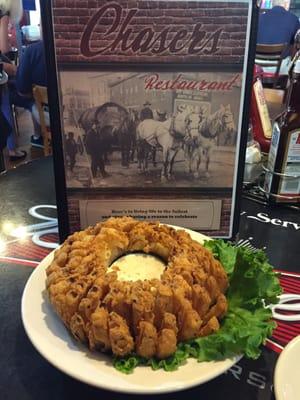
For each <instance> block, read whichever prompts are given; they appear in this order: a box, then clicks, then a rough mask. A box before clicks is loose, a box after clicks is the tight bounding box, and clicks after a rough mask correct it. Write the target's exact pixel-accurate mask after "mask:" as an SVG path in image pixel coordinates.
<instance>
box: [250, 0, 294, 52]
mask: <svg viewBox="0 0 300 400" xmlns="http://www.w3.org/2000/svg"><path fill="white" fill-rule="evenodd" d="M283 5H285V4H284V2H282V1H280V0H273V8H272V9H271V10H267V11H265V12H263V13H261V14H260V15H259V20H258V32H257V43H258V44H283V43H286V44H288V45H292V44H293V43H294V38H295V34H296V32H297V30H298V29H300V23H299V20H298V18H297V17H296V15H294V14H293V13H291V12H290V11H288V10H286V9H285V8H284V7H283ZM290 47H291V46H290ZM290 51H291V49H287V50H286V52H285V54H284V57H287V56H289V55H290Z"/></svg>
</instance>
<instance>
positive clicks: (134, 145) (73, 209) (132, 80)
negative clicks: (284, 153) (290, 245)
mask: <svg viewBox="0 0 300 400" xmlns="http://www.w3.org/2000/svg"><path fill="white" fill-rule="evenodd" d="M253 4H254V3H253ZM253 4H252V2H248V1H245V0H239V1H198V0H194V1H184V0H169V1H156V0H147V1H146V0H120V1H118V2H116V1H104V0H77V1H76V2H74V1H72V0H63V1H62V0H53V1H52V2H43V4H42V14H43V20H44V23H43V25H44V40H45V41H46V48H48V49H49V50H52V51H49V52H48V53H47V54H46V56H47V64H48V65H49V70H48V77H49V99H50V101H51V110H50V112H51V131H52V134H53V144H54V149H53V150H54V160H55V170H56V181H57V193H58V211H59V216H60V217H59V222H60V231H61V238H62V239H63V238H64V237H65V236H66V235H67V234H68V233H69V232H73V231H75V230H77V229H80V228H84V227H86V226H87V225H89V224H93V223H95V222H96V221H99V220H102V219H105V218H107V217H109V216H121V215H132V216H134V217H136V218H139V219H155V220H160V221H162V222H165V223H170V224H173V225H180V226H183V227H186V228H191V229H194V230H198V231H202V232H204V233H207V234H209V235H210V236H219V237H226V238H231V237H233V236H235V234H236V232H237V227H238V216H239V198H240V193H241V183H242V182H241V180H242V174H243V171H242V169H243V167H242V165H243V157H244V153H245V146H246V143H245V142H246V136H247V135H245V134H244V135H242V132H244V133H245V132H246V131H247V115H248V109H247V107H245V104H248V103H249V96H250V91H251V72H252V66H253V50H254V48H253V46H252V47H251V46H249V44H250V43H252V42H251V37H252V36H253V35H254V34H255V32H253V29H252V22H253V20H254V18H255V17H256V14H257V7H256V5H253ZM53 53H54V54H53ZM53 105H54V106H53Z"/></svg>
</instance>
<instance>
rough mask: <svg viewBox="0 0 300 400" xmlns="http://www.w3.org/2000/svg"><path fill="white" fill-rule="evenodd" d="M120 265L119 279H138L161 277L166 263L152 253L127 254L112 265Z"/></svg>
mask: <svg viewBox="0 0 300 400" xmlns="http://www.w3.org/2000/svg"><path fill="white" fill-rule="evenodd" d="M113 267H115V268H116V267H118V270H117V274H118V280H119V281H138V280H150V279H160V277H161V275H162V273H163V272H164V270H165V268H166V265H165V264H164V262H163V261H162V260H160V259H159V258H157V257H155V256H152V255H150V254H141V253H137V254H126V255H125V256H123V257H120V258H118V259H117V260H116V261H115V262H114V263H113V264H112V265H111V266H110V267H109V270H111V269H112V268H113Z"/></svg>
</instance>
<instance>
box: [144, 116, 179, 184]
mask: <svg viewBox="0 0 300 400" xmlns="http://www.w3.org/2000/svg"><path fill="white" fill-rule="evenodd" d="M180 125H181V124H180V123H179V121H178V119H177V117H175V118H169V119H167V120H166V121H164V122H161V121H157V120H154V119H145V120H144V121H142V122H141V123H140V124H139V125H138V127H137V140H138V142H139V148H140V152H143V153H141V155H142V156H143V161H144V163H145V164H144V170H146V169H147V167H148V156H149V153H150V152H151V151H152V150H151V149H153V148H160V149H161V150H162V158H163V166H162V169H161V181H162V182H164V181H165V180H169V179H171V176H172V168H173V164H174V160H175V157H176V154H177V153H178V151H179V149H180V148H181V147H182V144H183V139H184V136H185V131H184V129H180V128H179V129H178V127H179V126H180Z"/></svg>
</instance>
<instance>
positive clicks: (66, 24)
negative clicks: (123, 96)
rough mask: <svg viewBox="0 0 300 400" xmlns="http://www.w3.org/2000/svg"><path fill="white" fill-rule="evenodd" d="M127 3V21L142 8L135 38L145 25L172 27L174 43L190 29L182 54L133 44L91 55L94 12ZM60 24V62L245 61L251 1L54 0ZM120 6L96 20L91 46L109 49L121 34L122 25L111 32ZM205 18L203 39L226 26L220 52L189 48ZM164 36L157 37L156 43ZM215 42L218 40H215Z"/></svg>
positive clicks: (134, 21)
mask: <svg viewBox="0 0 300 400" xmlns="http://www.w3.org/2000/svg"><path fill="white" fill-rule="evenodd" d="M108 3H110V4H118V5H121V6H122V13H121V21H120V24H122V22H124V20H125V18H126V15H128V11H129V10H132V9H136V10H137V12H136V14H135V15H134V17H133V18H132V20H131V21H130V24H129V25H128V28H130V29H132V33H131V34H130V36H129V37H128V43H130V42H131V41H132V40H133V39H134V38H135V37H136V35H137V34H138V32H140V31H141V30H143V29H149V28H151V29H152V30H153V31H154V32H155V35H156V36H157V35H159V33H160V32H162V31H163V30H164V29H166V28H167V29H168V34H167V36H166V39H167V40H166V44H170V42H171V41H172V39H174V37H175V35H176V32H178V31H180V30H182V29H185V30H187V34H186V37H185V38H184V39H183V40H179V41H178V43H177V47H176V48H178V47H183V48H182V49H181V50H180V51H178V52H177V53H176V54H172V53H171V52H170V50H169V49H168V50H166V51H164V52H163V53H161V54H160V55H153V53H152V52H151V51H150V49H149V51H146V52H144V53H141V52H136V53H134V52H133V51H132V49H128V50H127V51H122V50H121V49H120V46H117V47H116V49H115V50H114V51H106V52H105V54H99V55H96V56H93V57H85V56H84V55H83V54H82V51H81V49H80V44H81V40H82V37H83V32H84V30H85V29H86V26H87V24H88V23H89V21H90V20H91V18H92V17H93V16H95V14H96V13H97V12H98V11H99V9H101V7H102V6H104V5H106V4H108ZM53 4H54V5H53V7H54V29H55V39H56V48H57V57H58V62H59V63H68V62H83V61H89V62H94V63H98V62H114V61H116V62H135V61H140V62H166V61H172V62H184V63H187V62H197V63H199V62H207V63H210V62H217V63H241V62H242V61H243V54H244V46H245V38H246V24H247V12H248V9H247V7H248V5H247V4H245V3H234V4H232V3H224V2H215V3H209V2H208V3H205V2H198V1H154V0H153V1H152V0H127V1H125V0H118V2H114V1H105V0H54V1H53ZM114 17H115V12H114V10H113V9H108V10H107V11H106V12H105V13H104V14H103V15H102V17H101V18H100V19H99V23H97V24H96V25H95V29H94V30H93V34H92V35H91V42H90V47H91V49H92V51H97V50H99V49H103V48H104V47H106V46H108V45H109V44H110V43H112V42H113V41H114V40H115V38H116V37H117V34H118V31H119V30H120V25H119V26H118V27H117V28H116V30H115V31H114V32H113V33H111V34H109V35H106V33H107V31H108V30H109V29H110V27H111V24H112V23H113V21H114ZM199 23H201V30H204V31H205V32H206V33H205V37H204V38H203V41H205V40H206V39H208V38H209V35H211V34H212V33H213V32H216V31H217V30H218V29H221V33H220V37H219V40H218V50H217V51H216V52H215V53H214V54H204V52H203V51H202V52H200V53H201V54H188V46H189V45H190V43H191V41H190V40H187V38H191V37H192V34H193V30H194V28H195V25H196V24H199ZM159 43H160V41H159V40H158V41H157V42H156V47H157V46H159ZM210 43H212V42H210Z"/></svg>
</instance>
